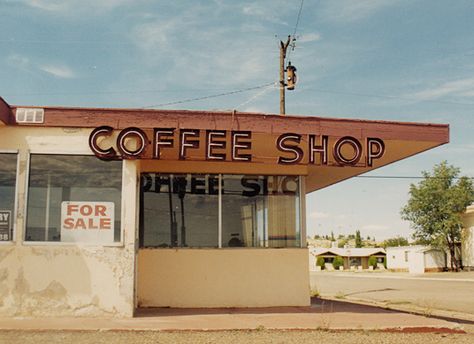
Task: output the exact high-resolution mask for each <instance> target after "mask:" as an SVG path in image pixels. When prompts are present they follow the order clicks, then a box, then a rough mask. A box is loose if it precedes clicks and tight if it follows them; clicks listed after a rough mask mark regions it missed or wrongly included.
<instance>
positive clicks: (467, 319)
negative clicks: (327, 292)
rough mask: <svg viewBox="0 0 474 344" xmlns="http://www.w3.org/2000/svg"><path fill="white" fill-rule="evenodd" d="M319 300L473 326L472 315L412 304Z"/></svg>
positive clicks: (354, 299) (358, 300) (342, 299)
mask: <svg viewBox="0 0 474 344" xmlns="http://www.w3.org/2000/svg"><path fill="white" fill-rule="evenodd" d="M320 298H321V299H323V300H329V301H338V302H347V303H354V304H359V305H363V306H374V307H380V308H384V309H387V310H393V311H398V312H404V313H410V314H416V315H421V316H424V317H428V318H440V319H443V320H447V321H452V322H459V323H468V324H470V325H474V314H470V313H462V312H456V311H448V310H443V309H428V308H426V307H420V306H417V305H413V304H409V305H408V304H404V305H398V304H392V303H390V302H382V301H375V300H365V299H358V298H353V297H345V298H337V297H333V296H321V297H320Z"/></svg>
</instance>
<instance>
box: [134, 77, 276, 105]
mask: <svg viewBox="0 0 474 344" xmlns="http://www.w3.org/2000/svg"><path fill="white" fill-rule="evenodd" d="M274 84H275V83H274V82H271V83H267V84H264V85H259V86H254V87H247V88H242V89H240V90H235V91H230V92H224V93H218V94H211V95H207V96H203V97H196V98H189V99H182V100H177V101H173V102H169V103H161V104H154V105H148V106H144V107H142V109H149V108H154V107H161V106H168V105H176V104H183V103H190V102H195V101H199V100H205V99H211V98H217V97H223V96H228V95H231V94H237V93H242V92H247V91H252V90H258V89H260V88H264V87H268V86H270V85H274Z"/></svg>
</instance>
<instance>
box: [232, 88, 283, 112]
mask: <svg viewBox="0 0 474 344" xmlns="http://www.w3.org/2000/svg"><path fill="white" fill-rule="evenodd" d="M277 85H278V83H277V82H274V83H273V84H271V85H269V86H267V87H264V88H263V89H262V90H261V91H260V92H258V93H257V94H255V95H253V96H252V97H250V98H249V99H247V100H246V101H245V102H243V103H241V104H239V105H237V106H236V107H235V108H234V109H235V110H237V109H239V108H241V107H242V106H244V105H247V104H248V103H251V102H253V101H254V100H255V99H257V98H259V97H261V96H263V95H264V94H265V93H266V92H268V91H269V90H271V89H272V88H277Z"/></svg>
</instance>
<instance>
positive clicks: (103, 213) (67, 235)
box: [26, 154, 122, 243]
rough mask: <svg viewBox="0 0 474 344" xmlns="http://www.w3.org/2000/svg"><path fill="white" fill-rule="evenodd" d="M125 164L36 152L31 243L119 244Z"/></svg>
mask: <svg viewBox="0 0 474 344" xmlns="http://www.w3.org/2000/svg"><path fill="white" fill-rule="evenodd" d="M121 192H122V162H120V161H102V160H99V159H97V158H96V157H95V156H79V155H44V154H32V155H31V157H30V171H29V184H28V209H27V222H26V240H27V241H62V242H96V243H107V242H114V241H120V226H121V222H120V218H121Z"/></svg>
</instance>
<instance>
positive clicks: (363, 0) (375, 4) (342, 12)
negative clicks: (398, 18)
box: [323, 0, 400, 22]
mask: <svg viewBox="0 0 474 344" xmlns="http://www.w3.org/2000/svg"><path fill="white" fill-rule="evenodd" d="M399 2H400V1H398V0H377V1H374V0H339V1H327V2H325V4H326V7H325V8H324V10H323V15H324V17H326V18H329V19H330V20H333V21H341V22H354V21H358V20H362V19H365V18H367V17H369V16H371V15H373V14H375V13H376V12H378V11H380V10H382V9H384V8H387V7H390V6H394V5H397V3H399ZM323 4H324V3H323Z"/></svg>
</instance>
